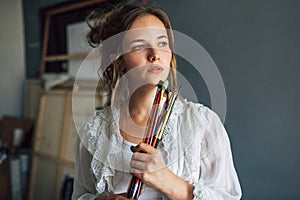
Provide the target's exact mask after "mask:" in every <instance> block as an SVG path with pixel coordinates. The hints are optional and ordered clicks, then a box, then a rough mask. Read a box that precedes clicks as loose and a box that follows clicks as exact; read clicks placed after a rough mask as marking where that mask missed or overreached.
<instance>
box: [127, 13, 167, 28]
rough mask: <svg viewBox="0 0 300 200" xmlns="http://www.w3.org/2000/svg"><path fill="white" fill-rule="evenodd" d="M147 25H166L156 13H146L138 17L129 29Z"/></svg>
mask: <svg viewBox="0 0 300 200" xmlns="http://www.w3.org/2000/svg"><path fill="white" fill-rule="evenodd" d="M145 27H157V28H165V25H164V24H163V22H162V21H161V20H160V19H159V18H158V17H156V16H154V15H144V16H140V17H138V18H136V19H135V20H134V21H133V23H132V24H131V26H130V28H129V30H132V29H137V28H145Z"/></svg>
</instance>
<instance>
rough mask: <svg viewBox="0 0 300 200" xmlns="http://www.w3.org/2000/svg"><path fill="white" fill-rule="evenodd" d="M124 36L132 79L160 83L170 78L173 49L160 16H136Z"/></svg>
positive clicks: (130, 78)
mask: <svg viewBox="0 0 300 200" xmlns="http://www.w3.org/2000/svg"><path fill="white" fill-rule="evenodd" d="M124 38H125V41H124V47H125V51H126V52H127V53H125V54H124V64H125V66H124V67H125V72H126V73H127V76H128V78H129V80H130V81H133V80H136V81H139V82H140V81H141V80H142V82H144V83H151V84H157V83H158V82H159V80H166V79H167V77H168V74H169V71H170V63H171V58H172V52H171V50H170V47H169V38H168V34H167V31H166V29H165V26H164V24H163V23H162V22H161V21H160V19H158V18H157V17H156V16H154V15H146V16H142V17H139V18H137V19H136V20H135V21H134V22H133V24H132V25H131V27H130V29H129V31H127V33H126V34H125V37H124Z"/></svg>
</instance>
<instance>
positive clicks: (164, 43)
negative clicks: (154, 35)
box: [158, 41, 169, 47]
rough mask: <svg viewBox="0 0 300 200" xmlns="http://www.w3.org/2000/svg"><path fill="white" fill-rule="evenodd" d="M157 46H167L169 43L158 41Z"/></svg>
mask: <svg viewBox="0 0 300 200" xmlns="http://www.w3.org/2000/svg"><path fill="white" fill-rule="evenodd" d="M158 46H159V47H168V46H169V44H168V43H167V42H165V41H163V42H159V43H158Z"/></svg>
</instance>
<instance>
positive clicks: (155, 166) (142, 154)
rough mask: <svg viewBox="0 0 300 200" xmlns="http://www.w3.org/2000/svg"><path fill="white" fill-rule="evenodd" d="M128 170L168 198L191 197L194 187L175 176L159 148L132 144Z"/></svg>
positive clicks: (143, 144)
mask: <svg viewBox="0 0 300 200" xmlns="http://www.w3.org/2000/svg"><path fill="white" fill-rule="evenodd" d="M131 150H132V151H133V152H134V153H133V156H132V158H131V162H130V166H131V169H130V172H131V173H132V174H133V175H135V176H136V177H138V178H139V179H141V180H142V181H143V182H144V183H145V184H147V185H149V186H150V187H153V188H154V189H156V190H159V191H161V192H163V193H164V194H166V195H167V196H168V197H169V198H170V199H193V190H194V187H193V186H192V185H190V184H189V183H188V182H186V181H184V180H183V179H181V178H179V177H178V176H176V175H175V174H174V173H172V172H171V171H170V170H169V169H168V168H167V166H166V164H165V162H164V160H163V157H162V155H161V153H160V151H159V150H157V149H155V148H154V147H152V146H150V145H147V144H145V143H140V144H138V145H137V146H135V147H134V146H132V147H131Z"/></svg>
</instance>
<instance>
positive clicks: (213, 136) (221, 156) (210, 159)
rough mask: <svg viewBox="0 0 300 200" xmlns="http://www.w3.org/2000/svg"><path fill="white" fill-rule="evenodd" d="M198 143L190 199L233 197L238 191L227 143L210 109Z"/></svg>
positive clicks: (212, 199) (221, 126)
mask: <svg viewBox="0 0 300 200" xmlns="http://www.w3.org/2000/svg"><path fill="white" fill-rule="evenodd" d="M209 115H210V116H211V117H210V125H209V128H208V129H207V131H205V134H204V136H203V140H202V145H201V160H200V178H199V180H198V181H196V182H195V183H193V185H194V192H193V193H194V199H195V200H196V199H198V200H200V199H201V200H237V199H240V198H241V195H242V192H241V188H240V184H239V180H238V177H237V174H236V171H235V168H234V164H233V159H232V154H231V148H230V142H229V138H228V136H227V133H226V130H225V128H224V126H223V124H222V122H221V121H220V119H219V117H218V116H217V115H216V114H215V113H214V112H212V111H210V114H209Z"/></svg>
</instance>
